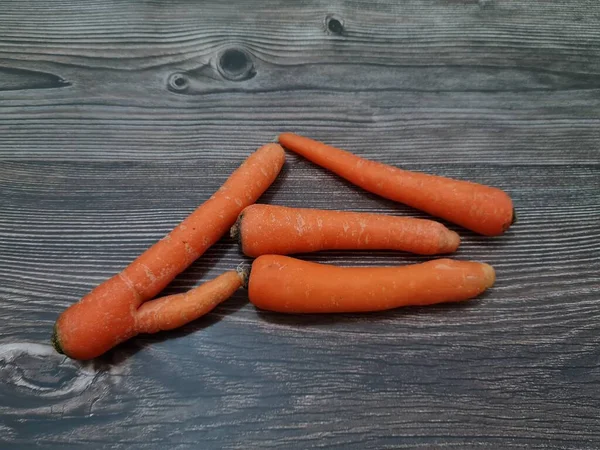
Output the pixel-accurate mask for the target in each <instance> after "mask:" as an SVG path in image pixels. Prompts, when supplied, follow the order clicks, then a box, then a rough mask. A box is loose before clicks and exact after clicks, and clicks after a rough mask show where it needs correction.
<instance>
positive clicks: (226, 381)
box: [0, 0, 600, 450]
mask: <svg viewBox="0 0 600 450" xmlns="http://www.w3.org/2000/svg"><path fill="white" fill-rule="evenodd" d="M0 11H2V12H1V13H0V317H1V318H2V319H3V326H2V335H1V336H0V400H1V401H0V447H2V448H4V447H6V448H19V449H27V448H38V447H39V446H43V447H44V448H57V449H58V448H70V447H73V446H79V445H88V446H93V447H99V446H102V447H110V448H116V449H118V448H128V449H129V448H149V449H155V448H156V449H158V448H161V449H162V448H174V449H179V448H181V449H183V448H190V447H193V448H206V449H212V448H214V449H217V448H231V449H233V448H244V449H247V448H261V449H263V448H273V447H279V448H299V449H300V448H307V447H327V448H330V447H331V448H336V447H337V448H344V449H361V450H362V449H367V448H407V449H413V448H448V447H453V448H460V449H468V448H477V449H497V448H514V449H517V448H528V449H529V448H539V449H542V448H543V449H566V448H577V449H590V450H591V449H597V448H599V447H600V426H599V424H598V420H597V417H598V416H599V412H600V411H599V405H600V393H599V391H598V389H597V386H598V383H599V382H600V364H599V361H600V350H599V348H600V345H599V344H600V325H599V324H600V320H599V319H600V317H599V315H600V313H599V309H598V304H599V302H600V297H599V295H598V293H599V292H600V275H599V274H600V257H599V256H598V254H599V250H600V244H599V242H600V241H599V237H600V149H599V147H598V144H599V143H600V3H598V2H597V1H593V0H575V1H569V2H567V1H562V0H556V1H551V2H548V1H543V0H530V1H525V0H438V1H435V2H431V1H425V0H407V1H404V2H394V1H390V2H386V1H376V2H367V1H350V0H347V1H344V0H339V1H335V2H331V1H325V0H310V1H303V2H281V1H272V2H264V1H263V2H257V1H254V0H252V1H250V0H249V1H244V2H235V4H232V3H227V2H215V1H203V2H192V1H185V0H177V1H173V2H163V1H160V0H156V1H140V0H132V1H128V2H122V1H115V0H109V1H99V0H92V1H89V2H83V3H82V2H76V1H74V0H61V1H60V2H46V1H41V0H25V1H19V2H7V1H3V0H0ZM281 131H296V132H300V133H305V134H307V135H309V136H311V137H314V138H317V139H321V140H324V141H326V142H329V143H331V144H334V145H337V146H340V147H342V148H347V149H349V150H352V151H354V152H356V153H358V154H361V155H363V156H367V157H370V158H374V159H377V160H380V161H383V162H387V163H390V164H394V165H399V166H403V167H405V168H407V169H411V170H420V171H425V172H430V173H437V174H441V175H446V176H450V177H457V178H464V179H469V180H473V181H478V182H481V183H486V184H491V185H495V186H498V187H501V188H503V189H506V190H507V191H508V192H509V193H510V194H511V195H512V197H513V198H514V200H515V204H516V207H517V212H518V218H519V220H518V222H517V224H516V225H515V226H514V227H513V228H512V229H511V231H509V232H508V233H507V234H506V235H504V236H502V237H498V238H494V239H489V238H484V237H481V236H477V235H475V234H473V233H470V232H467V231H465V230H462V229H460V228H458V227H455V226H453V225H449V226H450V227H451V228H452V229H454V230H457V231H459V232H460V234H461V236H462V238H463V244H462V246H461V249H460V250H459V252H458V253H457V254H456V257H457V258H461V259H477V260H483V261H486V262H489V263H491V264H493V265H494V266H495V267H496V268H497V272H498V282H497V285H496V286H495V287H494V288H493V289H492V290H491V291H489V292H488V293H487V294H485V295H484V296H482V297H481V298H480V299H478V300H476V301H473V302H471V303H468V304H464V305H451V306H448V305H445V306H439V307H428V308H405V309H400V310H396V311H391V312H387V313H377V314H369V315H339V316H327V317H324V316H312V315H311V316H302V317H298V316H280V315H276V314H271V313H264V312H260V311H257V310H256V309H254V308H253V307H252V306H250V305H249V304H248V303H247V297H246V294H245V293H244V292H243V291H240V292H238V293H237V294H236V295H235V296H234V298H233V299H231V300H230V301H228V302H226V303H224V304H223V305H221V306H220V307H219V308H217V309H216V310H215V311H214V312H213V313H211V314H209V315H208V316H207V317H205V318H203V319H201V320H199V321H197V322H195V323H193V324H190V325H188V326H186V327H184V328H183V329H181V330H178V331H175V332H169V333H162V334H159V335H154V336H140V337H138V338H135V339H133V340H132V341H130V342H128V343H126V344H124V345H122V346H120V347H118V348H117V349H115V350H114V351H112V352H110V353H108V354H107V355H105V356H104V357H102V358H99V359H98V360H96V361H93V362H87V363H78V362H74V361H71V360H68V359H66V358H64V357H62V356H60V355H58V354H57V353H55V352H54V351H53V350H52V348H51V347H50V345H49V334H50V331H51V328H52V325H53V323H54V320H55V319H56V317H57V315H58V314H59V313H60V311H62V310H63V308H65V307H66V306H68V305H69V304H71V303H73V302H75V301H77V299H79V298H80V297H81V296H82V295H84V294H85V293H86V292H88V291H89V289H91V288H92V287H93V286H94V285H96V284H98V283H99V282H101V281H102V280H104V279H105V278H107V277H109V276H110V275H112V274H114V273H115V272H117V271H119V270H120V269H122V268H123V267H124V266H125V265H126V264H128V262H130V261H131V260H132V259H133V258H134V257H135V256H136V255H137V254H139V253H140V252H141V251H143V250H144V249H145V248H147V246H149V245H151V244H152V243H153V242H154V241H156V240H157V239H159V238H160V237H162V236H163V235H164V234H165V233H166V232H167V231H169V230H170V229H171V228H172V227H173V226H174V225H175V224H176V223H178V221H180V220H181V219H183V218H184V217H185V216H186V215H187V214H188V213H189V212H191V211H192V210H193V209H194V208H195V207H196V206H197V205H198V204H199V203H201V202H202V201H203V200H205V199H206V198H208V196H209V195H210V194H211V193H212V192H214V191H215V190H216V189H217V188H218V187H219V185H220V184H221V183H222V181H223V180H225V179H226V177H227V176H228V175H229V173H230V172H231V171H232V170H233V169H234V168H235V167H237V165H238V164H239V162H240V161H241V159H242V158H243V157H245V156H246V155H247V154H248V153H250V152H251V151H252V150H254V149H255V148H257V147H258V146H259V145H261V144H262V143H264V142H268V141H271V140H273V139H274V138H275V136H276V135H277V133H279V132H281ZM261 201H263V202H271V203H274V204H282V205H291V206H311V207H320V208H331V209H334V208H339V209H353V210H358V211H367V212H381V213H388V214H398V215H413V216H416V217H426V215H424V214H422V213H419V212H416V211H414V210H412V209H410V208H408V207H404V206H402V205H396V204H394V203H392V202H389V201H386V200H383V199H380V198H377V197H375V196H373V195H371V194H368V193H365V192H363V191H361V190H360V189H358V188H355V187H353V186H350V185H349V184H347V183H346V182H344V181H342V180H340V179H338V178H337V177H335V176H333V175H331V174H329V173H327V172H326V171H324V170H322V169H320V168H317V167H315V166H313V165H311V164H310V163H308V162H307V161H305V160H303V159H301V158H299V157H296V156H295V155H288V157H287V163H286V168H285V169H284V172H283V173H282V175H281V176H280V178H279V179H278V180H277V181H276V183H275V184H274V185H273V186H272V188H271V189H270V190H269V191H268V192H267V193H266V194H265V196H264V197H263V198H262V199H261ZM301 256H302V257H303V258H306V259H310V260H314V261H320V262H325V263H337V264H342V265H387V264H407V263H412V262H418V261H423V260H425V259H426V258H424V257H418V256H411V255H408V254H404V253H393V252H372V253H368V254H366V253H352V252H324V253H320V254H313V255H301ZM240 261H247V262H249V261H248V260H247V259H246V258H244V257H243V256H241V255H240V254H239V252H238V250H237V248H236V246H235V245H234V243H233V242H231V240H229V239H227V238H224V239H223V240H221V241H220V242H219V243H217V244H216V245H215V246H214V247H213V248H211V249H210V250H209V251H208V252H207V253H206V254H205V255H204V256H203V258H201V259H200V260H199V261H197V262H196V263H195V264H194V265H192V267H190V268H189V269H188V270H187V271H186V272H184V273H183V274H181V275H180V276H179V277H178V278H177V279H176V280H175V281H174V282H173V284H172V285H171V286H169V287H168V288H167V291H166V292H169V293H171V292H181V291H183V290H186V289H189V288H191V287H193V286H195V285H198V284H199V283H201V282H202V281H203V280H207V279H209V278H211V277H213V276H215V275H217V274H218V273H220V272H222V271H223V270H226V269H230V268H232V267H234V266H236V265H237V264H238V263H239V262H240Z"/></svg>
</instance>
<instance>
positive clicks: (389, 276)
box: [248, 255, 495, 314]
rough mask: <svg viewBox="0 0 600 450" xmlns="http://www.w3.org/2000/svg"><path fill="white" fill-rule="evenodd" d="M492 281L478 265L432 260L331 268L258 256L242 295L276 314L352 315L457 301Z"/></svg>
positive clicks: (489, 272)
mask: <svg viewBox="0 0 600 450" xmlns="http://www.w3.org/2000/svg"><path fill="white" fill-rule="evenodd" d="M494 281H495V272H494V269H493V268H492V267H491V266H490V265H488V264H484V263H479V262H472V261H456V260H452V259H438V260H434V261H427V262H424V263H421V264H413V265H408V266H401V267H336V266H332V265H325V264H317V263H313V262H308V261H302V260H299V259H295V258H290V257H288V256H280V255H264V256H260V257H259V258H257V259H256V260H255V261H254V263H253V264H252V271H251V272H250V280H249V285H248V295H249V298H250V301H251V302H252V303H253V304H254V305H255V306H256V307H258V308H260V309H265V310H269V311H276V312H282V313H290V314H298V313H357V312H371V311H383V310H387V309H394V308H398V307H402V306H411V305H431V304H435V303H445V302H459V301H464V300H468V299H471V298H474V297H476V296H477V295H479V294H481V293H482V292H483V291H485V290H486V289H487V288H488V287H491V286H492V285H493V284H494Z"/></svg>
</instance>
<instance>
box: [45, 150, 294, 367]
mask: <svg viewBox="0 0 600 450" xmlns="http://www.w3.org/2000/svg"><path fill="white" fill-rule="evenodd" d="M284 160H285V153H284V151H283V149H282V148H281V147H280V146H279V145H277V144H268V145H265V146H263V147H261V148H260V149H258V150H257V151H256V152H254V153H253V154H252V155H250V157H248V159H247V160H246V161H245V162H244V163H243V164H242V165H241V166H240V167H239V168H238V169H237V170H236V171H235V172H234V173H233V174H232V175H231V176H230V177H229V179H228V180H227V181H226V182H225V183H224V184H223V186H221V188H219V190H218V191H217V192H216V193H215V194H214V195H213V196H212V197H211V198H210V199H209V200H207V201H206V202H205V203H204V204H202V205H201V206H200V207H198V209H196V210H195V211H194V212H193V213H192V214H191V215H190V216H189V217H187V218H186V219H185V220H184V221H183V222H181V224H179V225H178V226H177V227H176V228H175V229H174V230H173V231H171V232H170V233H169V234H168V235H167V236H165V237H164V238H163V239H162V240H160V241H158V242H157V243H156V244H154V245H153V246H152V247H150V248H149V249H148V250H146V251H145V252H144V253H143V254H142V255H141V256H139V257H138V258H137V259H136V260H135V261H133V262H132V263H131V264H129V266H127V267H126V268H125V269H124V270H123V271H122V272H121V273H119V274H117V275H115V276H113V277H112V278H110V279H108V280H107V281H105V282H104V283H102V284H100V285H99V286H98V287H96V288H95V289H94V290H92V291H91V292H90V293H89V294H87V295H86V296H84V297H83V298H82V299H81V300H80V301H79V302H78V303H76V304H74V305H72V306H71V307H69V308H68V309H67V310H66V311H64V312H63V313H62V314H61V315H60V317H59V318H58V320H57V322H56V325H55V327H54V337H53V342H54V343H55V347H56V349H57V350H58V351H59V352H62V353H64V354H66V355H67V356H69V357H71V358H74V359H91V358H95V357H96V356H99V355H101V354H102V353H104V352H106V351H107V350H109V349H110V348H112V347H114V346H115V345H117V344H118V343H120V342H123V341H124V340H126V339H128V338H129V337H131V336H132V335H134V334H135V332H136V329H135V318H136V314H137V309H138V308H139V307H140V305H141V304H142V303H143V302H145V301H147V300H150V299H151V298H153V297H155V296H156V295H157V294H158V293H159V292H160V291H162V290H163V289H164V288H165V286H167V284H169V283H170V282H171V281H172V280H173V278H175V276H177V275H178V274H179V273H181V272H182V271H183V270H185V269H186V268H187V267H188V266H189V265H190V264H191V263H192V262H194V261H195V260H196V259H197V258H198V257H199V256H200V255H202V254H203V253H204V252H205V251H206V250H207V249H208V248H209V247H210V246H211V245H212V244H214V243H215V242H216V241H217V240H218V239H219V238H220V237H221V236H222V235H223V234H225V232H226V231H227V230H229V228H230V227H231V226H232V225H233V224H234V223H235V221H236V219H237V217H238V215H239V214H240V212H241V211H242V210H243V209H244V208H245V207H246V206H248V205H250V204H252V203H254V202H255V201H256V200H257V199H258V198H259V197H260V196H261V194H262V193H263V192H264V191H265V190H266V189H267V188H268V187H269V186H270V185H271V183H272V182H273V181H274V180H275V178H276V177H277V174H278V173H279V171H280V170H281V167H282V166H283V162H284Z"/></svg>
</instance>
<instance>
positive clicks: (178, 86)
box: [168, 72, 189, 92]
mask: <svg viewBox="0 0 600 450" xmlns="http://www.w3.org/2000/svg"><path fill="white" fill-rule="evenodd" d="M168 85H169V89H170V90H171V91H175V92H182V91H185V90H186V89H187V88H188V87H189V80H188V77H187V76H186V75H185V74H183V73H181V72H177V73H174V74H172V75H171V76H170V77H169V80H168Z"/></svg>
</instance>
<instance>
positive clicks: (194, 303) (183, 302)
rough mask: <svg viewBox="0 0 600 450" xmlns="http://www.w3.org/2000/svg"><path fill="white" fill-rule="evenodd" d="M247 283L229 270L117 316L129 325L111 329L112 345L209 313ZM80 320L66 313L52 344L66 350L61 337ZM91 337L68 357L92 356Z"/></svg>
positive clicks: (74, 315)
mask: <svg viewBox="0 0 600 450" xmlns="http://www.w3.org/2000/svg"><path fill="white" fill-rule="evenodd" d="M244 284H245V276H244V273H242V272H236V271H229V272H225V273H223V274H221V275H219V276H218V277H217V278H215V279H213V280H210V281H208V282H206V283H204V284H202V285H200V286H198V287H197V288H195V289H192V290H190V291H188V292H185V293H183V294H175V295H169V296H166V297H161V298H157V299H155V300H150V301H148V302H146V303H144V304H143V305H142V306H141V307H140V308H139V309H137V310H133V311H131V312H130V313H129V314H123V316H121V317H117V318H116V320H117V321H118V324H119V327H120V328H121V325H122V324H127V328H126V330H122V331H120V334H112V332H111V336H112V346H115V345H117V344H119V343H121V342H124V341H126V340H127V339H130V338H132V337H134V336H137V335H138V334H140V333H157V332H159V331H162V330H172V329H174V328H178V327H181V326H183V325H185V324H186V323H189V322H191V321H193V320H196V319H198V318H199V317H201V316H203V315H205V314H207V313H208V312H210V311H211V310H212V309H213V308H214V307H215V306H217V305H218V304H219V303H221V302H223V301H225V300H227V299H228V298H229V297H231V296H232V295H233V293H234V292H235V291H236V290H237V289H239V288H240V287H241V286H243V285H244ZM78 320H79V316H78V315H77V314H70V315H66V316H64V318H63V319H62V322H61V323H60V325H58V324H57V326H56V327H55V334H54V335H53V337H52V343H53V345H54V346H55V348H56V350H57V351H58V352H59V353H64V351H63V346H64V344H62V342H61V340H62V339H64V337H65V335H66V336H70V334H69V330H80V328H81V324H80V323H78ZM99 320H100V318H99ZM58 327H60V328H58ZM65 330H67V331H65ZM59 331H60V333H61V334H60V337H59V335H58V332H59ZM74 333H75V337H76V338H81V331H75V332H74ZM89 339H90V341H89V342H87V345H88V347H86V348H77V349H76V351H77V352H76V353H71V354H67V356H71V357H73V358H77V359H91V358H93V357H94V356H92V355H95V353H89V351H90V350H89V349H90V348H92V346H93V344H94V341H93V339H94V336H90V337H89ZM67 342H69V341H67ZM96 356H98V355H96Z"/></svg>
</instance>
